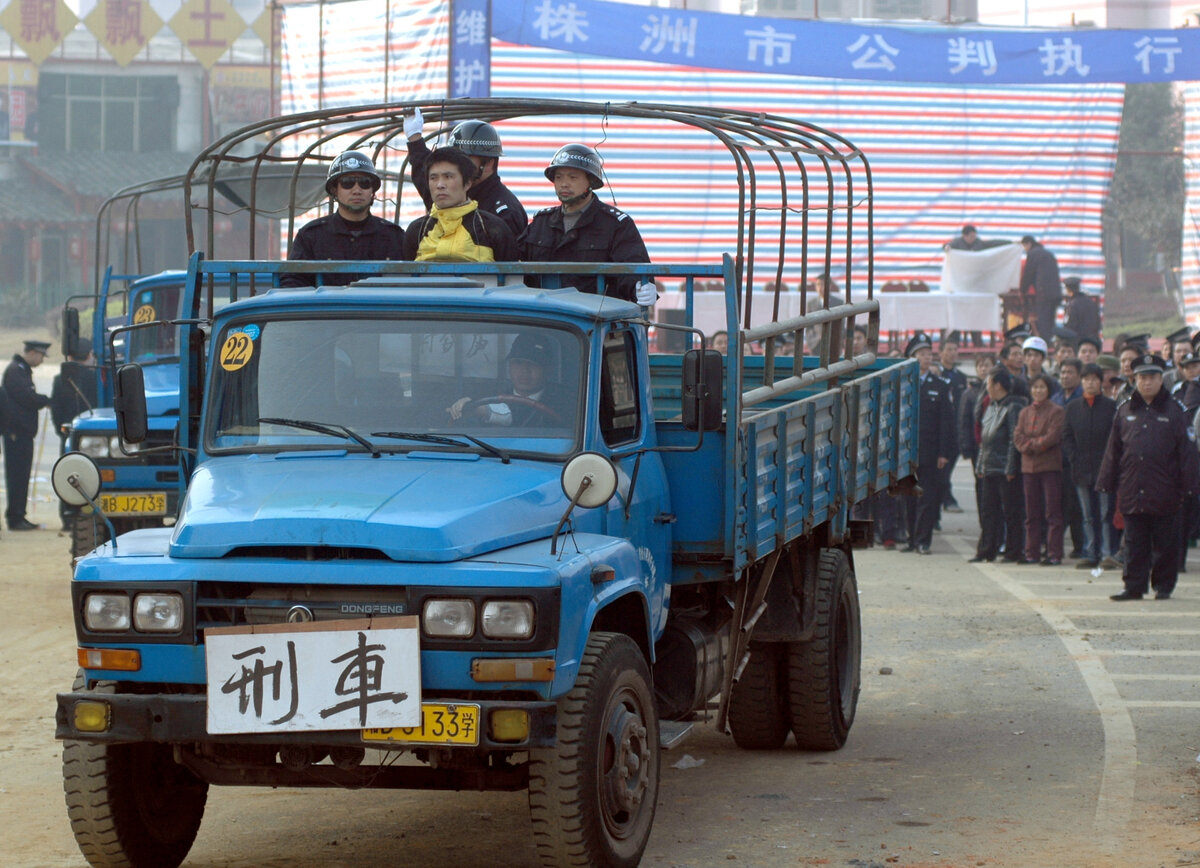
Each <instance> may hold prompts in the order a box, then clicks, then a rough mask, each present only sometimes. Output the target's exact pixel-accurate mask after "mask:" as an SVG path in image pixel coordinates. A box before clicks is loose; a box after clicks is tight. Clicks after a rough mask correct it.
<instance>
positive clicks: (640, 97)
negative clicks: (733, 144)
mask: <svg viewBox="0 0 1200 868" xmlns="http://www.w3.org/2000/svg"><path fill="white" fill-rule="evenodd" d="M379 5H380V4H376V3H369V0H359V2H352V3H341V4H329V5H327V6H325V7H324V8H325V10H326V16H327V18H334V17H336V18H338V19H339V20H340V21H342V22H345V21H346V20H347V19H348V18H349V19H351V20H353V22H354V27H353V29H349V30H348V29H347V28H345V27H335V26H333V24H332V23H331V22H327V24H326V27H325V49H326V59H325V61H324V81H325V88H324V94H323V100H322V104H323V106H324V107H331V106H335V105H338V104H343V105H349V104H355V103H364V102H371V101H376V100H381V99H383V98H384V95H385V94H384V89H383V71H382V67H383V64H382V63H381V62H380V59H381V57H382V56H383V47H382V44H381V39H380V38H379V36H378V35H376V36H375V38H374V42H372V41H371V27H370V26H368V24H367V19H368V18H371V17H372V16H373V17H374V19H375V21H376V26H377V27H378V28H379V29H378V30H377V31H376V34H378V33H379V32H382V30H383V29H384V28H383V26H382V25H381V23H380V19H382V18H383V12H382V11H380V9H379ZM391 6H392V8H393V12H392V52H391V58H392V62H391V64H390V65H389V68H390V69H391V70H392V73H391V74H390V80H389V85H388V89H387V94H386V95H387V97H388V98H390V99H392V100H396V101H401V100H410V99H428V98H430V97H431V96H437V95H441V94H444V93H445V87H446V74H445V66H444V63H445V51H446V38H447V33H448V20H447V15H448V13H447V4H446V3H445V2H444V0H411V2H404V3H399V2H397V0H391ZM302 14H303V15H308V16H315V15H316V14H317V13H316V11H315V7H294V6H291V5H289V6H285V7H284V22H285V29H284V34H285V65H284V71H283V72H284V95H285V103H284V109H285V111H299V110H304V109H308V108H315V107H316V105H317V102H316V95H315V94H316V81H317V79H316V77H315V76H316V70H317V68H318V66H319V64H318V63H317V62H316V60H315V59H314V58H315V38H314V37H313V36H312V34H314V33H315V32H316V29H315V27H313V22H312V21H305V22H301V21H300V19H299V18H298V17H297V18H296V22H295V23H293V21H292V17H293V16H299V15H302ZM405 28H407V29H405ZM335 34H336V40H335V38H334V37H335ZM335 44H336V46H337V48H336V51H333V50H332V48H333V46H334V45H335ZM398 46H408V47H407V48H404V49H400V48H398ZM439 52H440V54H439ZM439 63H441V64H442V66H440V67H439ZM400 82H403V85H402V86H401V84H400ZM492 95H493V96H496V97H531V98H563V99H580V100H587V101H593V102H595V101H599V102H604V101H613V102H626V101H633V100H636V101H640V102H656V103H676V104H686V105H703V106H731V107H736V108H738V109H747V110H762V111H766V112H771V113H775V114H781V115H788V116H793V117H797V118H800V119H803V120H806V121H810V122H812V123H814V124H816V125H818V126H821V127H825V128H827V129H829V130H832V131H835V132H837V133H838V134H840V135H843V136H845V137H846V138H848V139H849V140H850V141H852V142H853V143H854V144H855V145H857V146H858V147H859V148H860V149H861V150H862V151H863V152H864V153H865V154H866V155H867V158H868V160H869V161H870V165H871V170H872V173H873V182H874V256H875V286H876V287H878V286H880V285H882V284H883V283H885V282H887V281H890V280H901V281H906V282H907V281H913V280H920V281H924V282H926V283H928V284H929V285H930V286H931V287H933V288H935V289H936V288H937V282H938V279H939V275H940V271H941V247H942V244H943V243H944V242H945V241H947V240H949V239H950V238H952V237H954V236H955V235H957V234H958V232H959V229H960V227H961V226H962V224H964V223H973V224H975V225H976V226H978V227H979V232H980V236H981V237H982V238H984V239H985V240H987V239H995V238H1002V239H1010V240H1016V239H1018V238H1020V237H1021V236H1022V235H1025V234H1031V235H1034V236H1036V237H1037V238H1038V239H1039V240H1041V241H1043V243H1044V244H1045V245H1046V247H1047V248H1048V249H1050V250H1051V251H1053V252H1054V253H1055V254H1056V255H1057V257H1058V259H1059V263H1060V267H1061V269H1062V271H1063V273H1064V275H1066V274H1076V275H1079V276H1080V277H1082V278H1083V280H1084V286H1085V289H1087V290H1089V291H1091V292H1093V293H1095V292H1099V291H1100V290H1101V288H1102V285H1103V280H1104V258H1103V251H1102V245H1101V211H1102V208H1103V203H1104V199H1105V196H1106V195H1107V192H1108V188H1109V184H1110V182H1111V179H1112V172H1113V165H1114V161H1115V151H1116V146H1117V138H1118V127H1119V124H1120V119H1121V108H1122V98H1123V88H1122V86H1121V85H1114V84H1107V85H1056V86H1026V87H991V88H987V87H970V88H968V87H943V86H924V85H889V84H882V83H868V82H850V81H837V80H829V79H812V78H797V77H790V76H780V75H765V74H758V73H748V72H729V71H721V70H708V69H700V68H690V67H683V66H674V65H670V64H657V63H644V62H634V61H627V60H617V59H609V58H602V57H593V56H588V55H583V54H571V53H564V52H559V51H551V50H548V49H540V48H531V47H526V46H519V45H511V44H507V43H500V42H496V41H494V40H493V43H492ZM1189 117H1190V116H1189ZM427 121H429V122H430V123H433V122H436V117H429V113H427ZM429 128H431V127H427V129H429ZM499 129H500V133H501V135H502V137H503V139H504V147H505V156H504V157H503V159H502V160H501V166H500V170H501V174H502V176H503V178H504V181H505V183H507V184H508V186H509V187H511V188H512V189H513V190H514V192H515V193H516V194H517V195H518V196H519V197H521V199H522V201H523V202H524V203H525V205H526V208H527V209H528V210H529V211H530V212H531V213H533V212H534V211H536V210H537V209H538V208H541V207H544V206H547V205H551V204H553V197H552V190H551V188H550V185H549V184H548V183H547V181H546V179H545V178H544V176H543V175H542V170H543V168H544V167H545V165H546V162H547V160H548V159H549V158H550V156H551V155H552V154H553V152H554V150H555V149H556V147H557V146H558V145H560V144H562V143H565V142H569V141H583V142H586V143H588V144H590V145H592V146H594V147H597V148H598V149H599V150H600V152H601V153H602V155H603V156H604V157H605V161H606V162H605V167H606V172H607V174H608V178H609V182H610V183H609V186H608V187H606V189H605V191H604V193H605V196H606V198H608V199H609V201H614V202H615V203H616V204H617V205H618V207H621V208H622V209H624V210H626V211H628V212H629V213H630V214H632V215H633V216H634V218H635V219H636V221H637V223H638V226H639V228H640V229H641V231H642V234H643V236H644V237H645V239H646V242H647V246H648V247H649V250H650V254H651V257H652V259H654V260H655V261H663V262H673V261H702V262H718V261H719V259H720V255H721V254H722V253H724V252H727V251H730V250H732V248H733V245H734V239H733V238H732V232H733V229H734V227H735V226H736V220H737V182H736V177H735V175H734V174H733V172H732V167H731V164H730V162H729V158H728V157H727V156H726V155H725V152H724V149H723V148H722V147H720V146H717V147H716V148H714V147H713V146H712V144H711V142H710V139H709V137H708V136H707V135H706V134H700V133H694V134H693V133H686V132H685V133H680V131H679V129H678V128H677V127H673V126H661V127H660V126H655V125H652V124H649V123H645V122H636V123H631V122H626V121H625V120H623V119H622V121H621V123H620V124H615V123H609V124H608V125H607V126H606V127H605V126H602V124H601V123H600V121H599V119H597V118H583V119H579V118H537V119H533V120H527V121H510V122H504V123H502V124H500V125H499ZM856 183H858V182H856ZM862 192H865V191H864V190H863V189H862V187H861V186H860V187H858V188H857V191H856V195H855V199H856V201H861V200H860V199H859V196H860V195H861V193H862ZM406 210H407V209H406ZM414 213H415V212H414ZM777 214H778V212H777V211H772V210H770V209H769V208H768V207H767V205H766V203H764V210H762V211H761V212H760V213H759V215H758V219H759V221H760V226H769V225H771V222H772V221H773V220H777V219H778V217H777ZM812 216H813V217H814V219H815V220H816V224H815V226H816V229H815V237H814V238H813V239H812V243H810V249H809V255H810V265H809V268H810V274H813V273H815V272H819V271H820V270H822V268H821V266H820V265H817V266H816V267H815V272H814V264H813V262H812V257H813V256H815V255H817V254H818V253H819V251H820V247H821V241H822V236H823V229H824V212H823V211H821V212H817V211H813V212H812ZM793 219H798V218H791V217H790V218H789V221H791V220H793ZM864 220H865V213H859V212H856V217H855V226H856V229H855V231H856V233H860V232H862V231H864V230H865V222H863V221H864ZM796 225H798V224H797V223H793V222H789V244H795V245H797V246H798V244H799V240H798V238H794V237H793V234H792V232H791V231H790V230H791V227H793V226H796ZM836 234H837V230H835V235H836ZM863 239H864V236H863V235H861V234H860V235H858V236H857V239H856V245H859V244H862V243H863ZM864 250H865V248H860V249H858V251H857V253H856V254H855V255H858V254H860V253H862V252H863V251H864ZM759 255H760V256H761V257H762V258H761V259H760V264H761V265H760V269H759V271H757V272H756V283H758V282H760V279H761V280H762V281H765V280H770V279H773V277H774V271H773V259H772V257H771V256H770V255H766V256H763V253H762V251H760V253H759ZM788 259H789V264H788V272H787V273H788V276H790V277H792V278H793V279H794V277H795V273H794V261H793V256H792V255H789V257H788ZM852 267H853V269H854V273H853V284H852V285H853V286H854V287H855V288H856V289H857V288H860V287H864V286H865V283H864V281H865V273H864V271H863V270H862V268H861V266H860V264H853V266H852ZM831 270H832V275H833V277H834V279H835V280H836V281H838V282H839V283H843V282H844V279H845V271H846V263H845V262H844V261H836V258H835V262H834V263H833V268H832V269H831ZM1196 274H1197V280H1198V282H1200V270H1197V272H1196ZM759 275H761V278H760V277H759ZM785 279H786V278H785ZM1197 291H1200V290H1198V289H1193V293H1195V292H1197Z"/></svg>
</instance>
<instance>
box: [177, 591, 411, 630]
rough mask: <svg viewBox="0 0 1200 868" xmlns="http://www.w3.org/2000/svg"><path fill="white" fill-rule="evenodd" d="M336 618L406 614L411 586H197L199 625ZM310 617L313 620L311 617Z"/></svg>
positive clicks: (201, 627) (229, 625)
mask: <svg viewBox="0 0 1200 868" xmlns="http://www.w3.org/2000/svg"><path fill="white" fill-rule="evenodd" d="M289 613H291V615H292V617H291V620H292V621H301V622H303V621H309V620H312V621H337V620H341V619H344V618H365V617H368V616H372V615H374V616H387V615H407V614H410V613H409V605H408V589H407V588H395V587H386V588H378V587H375V588H370V587H368V588H363V587H353V588H340V587H328V586H315V585H253V584H248V583H247V584H240V583H224V582H222V583H219V584H218V583H216V582H200V583H199V584H198V585H197V586H196V627H197V629H198V630H204V629H205V628H208V627H232V626H239V625H243V624H284V623H287V622H288V620H289ZM309 615H311V618H310V617H308V616H309Z"/></svg>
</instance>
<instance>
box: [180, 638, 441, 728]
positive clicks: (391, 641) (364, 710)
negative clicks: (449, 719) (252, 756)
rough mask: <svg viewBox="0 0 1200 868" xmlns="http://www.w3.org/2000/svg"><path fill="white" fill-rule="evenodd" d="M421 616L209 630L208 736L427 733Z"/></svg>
mask: <svg viewBox="0 0 1200 868" xmlns="http://www.w3.org/2000/svg"><path fill="white" fill-rule="evenodd" d="M418 630H419V627H418V619H417V617H416V616H415V615H405V616H400V617H391V618H362V619H355V620H348V621H326V622H321V623H317V622H309V623H302V624H263V625H254V626H245V627H214V628H212V629H209V630H205V631H204V642H205V651H206V654H205V657H206V668H207V672H208V731H209V732H210V733H213V734H228V733H243V732H297V731H316V730H335V729H363V728H365V727H404V726H420V725H421V647H420V646H421V643H420V636H419V632H418Z"/></svg>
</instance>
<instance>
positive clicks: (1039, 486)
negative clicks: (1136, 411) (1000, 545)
mask: <svg viewBox="0 0 1200 868" xmlns="http://www.w3.org/2000/svg"><path fill="white" fill-rule="evenodd" d="M1051 386H1052V381H1051V379H1050V375H1049V374H1045V373H1040V374H1037V375H1036V376H1034V377H1033V378H1032V379H1031V380H1030V382H1029V394H1030V395H1031V396H1032V397H1033V403H1031V404H1030V405H1029V406H1028V407H1025V408H1024V409H1023V410H1021V413H1020V415H1019V416H1018V417H1017V429H1016V431H1014V432H1013V442H1014V443H1015V444H1016V447H1017V451H1019V452H1020V453H1021V476H1022V478H1023V479H1024V483H1025V560H1026V561H1028V562H1030V563H1032V562H1034V561H1037V560H1039V558H1040V560H1041V564H1042V566H1044V567H1050V566H1057V565H1059V564H1061V563H1062V558H1063V516H1062V467H1063V464H1062V439H1063V425H1064V422H1065V420H1066V411H1065V410H1063V408H1062V407H1060V406H1058V405H1057V404H1055V403H1054V402H1053V401H1051V400H1050V394H1051V392H1052V391H1053V389H1052V388H1051ZM1043 540H1045V545H1046V548H1045V556H1044V557H1043V556H1042V542H1043Z"/></svg>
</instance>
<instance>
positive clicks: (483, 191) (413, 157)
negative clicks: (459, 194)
mask: <svg viewBox="0 0 1200 868" xmlns="http://www.w3.org/2000/svg"><path fill="white" fill-rule="evenodd" d="M429 154H430V151H429V145H427V144H426V143H425V140H424V139H418V140H417V141H415V142H409V143H408V162H409V165H411V166H412V179H413V186H414V187H416V188H417V193H419V194H420V196H421V201H422V202H424V203H425V210H426V211H428V210H429V209H430V208H431V207H433V197H432V196H430V195H429V172H428V169H427V166H426V164H427V161H428V160H429ZM467 195H468V196H470V197H471V198H472V199H474V200H475V201H476V202H478V203H479V210H481V211H487V212H488V213H489V214H495V215H496V216H497V217H499V218H500V219H501V220H503V221H504V222H505V223H506V224H507V225H508V228H509V230H510V231H511V232H512V234H513V238H520V237H521V233H523V232H524V231H525V227H526V226H527V225H529V215H528V214H526V213H525V207H524V206H523V205H522V204H521V201H520V200H519V199H518V198H517V197H516V196H514V195H513V191H512V190H510V189H508V188H507V187H505V186H504V184H503V182H501V180H500V176H499V175H497V174H494V173H493V174H492V175H490V176H489V177H487V178H485V179H484V180H482V181H476V182H475V183H474V184H472V185H471V187H470V189H468V190H467ZM497 261H498V262H499V261H504V260H501V259H500V258H499V257H497Z"/></svg>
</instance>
